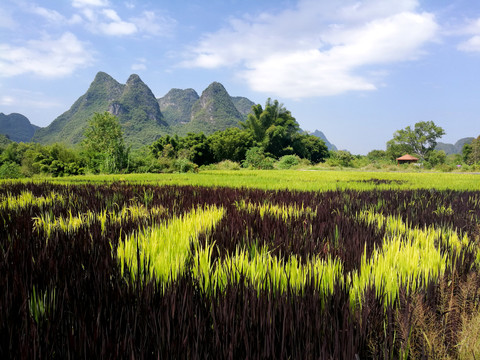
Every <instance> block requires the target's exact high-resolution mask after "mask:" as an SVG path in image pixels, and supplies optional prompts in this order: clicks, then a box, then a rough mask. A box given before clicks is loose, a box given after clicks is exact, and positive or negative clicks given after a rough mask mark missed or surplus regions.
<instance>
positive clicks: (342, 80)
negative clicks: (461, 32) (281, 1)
mask: <svg viewBox="0 0 480 360" xmlns="http://www.w3.org/2000/svg"><path fill="white" fill-rule="evenodd" d="M417 6H418V3H417V1H414V0H389V1H387V0H366V1H362V2H358V1H350V0H344V1H342V2H319V1H316V0H305V1H300V2H299V3H298V5H297V7H296V8H294V9H288V10H284V11H283V12H281V13H279V14H260V15H258V16H257V17H252V16H248V17H247V16H245V17H244V18H242V19H232V20H230V22H229V26H228V27H226V28H224V29H221V30H220V31H218V32H216V33H212V34H207V35H205V36H204V37H203V38H202V39H201V40H200V42H199V43H198V44H197V45H196V46H195V47H193V48H192V49H190V51H191V52H190V54H189V55H190V57H189V58H188V60H186V61H185V62H184V63H183V65H184V66H187V67H204V68H218V67H222V66H230V67H235V70H237V71H238V73H239V76H240V77H241V78H243V79H244V80H245V81H246V82H247V83H248V84H249V85H250V87H251V88H252V89H253V90H256V91H262V92H268V93H274V94H277V95H280V96H284V97H290V98H299V97H308V96H324V95H335V94H339V93H343V92H345V91H350V90H353V91H355V90H361V91H364V90H373V89H375V88H376V87H377V85H376V83H375V81H376V80H378V76H376V77H370V76H369V73H371V71H372V69H369V71H364V69H365V67H372V66H379V65H381V66H385V65H386V64H390V63H395V62H399V61H408V60H414V59H416V58H417V57H418V56H420V55H421V54H422V47H423V45H425V44H426V43H427V42H428V41H431V40H433V39H434V38H435V36H436V34H437V31H438V25H437V24H436V21H435V18H434V16H433V15H432V14H429V13H425V12H416V11H415V10H416V8H417ZM373 70H383V69H373ZM362 71H364V72H365V74H363V73H362ZM377 74H378V73H377Z"/></svg>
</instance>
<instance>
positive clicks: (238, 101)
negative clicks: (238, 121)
mask: <svg viewBox="0 0 480 360" xmlns="http://www.w3.org/2000/svg"><path fill="white" fill-rule="evenodd" d="M231 99H232V102H233V105H235V107H236V108H237V110H238V111H239V112H240V114H242V115H243V116H244V117H245V118H246V117H247V115H248V114H250V113H251V112H252V106H253V105H256V104H255V103H254V102H253V101H251V100H249V99H247V98H246V97H242V96H232V97H231Z"/></svg>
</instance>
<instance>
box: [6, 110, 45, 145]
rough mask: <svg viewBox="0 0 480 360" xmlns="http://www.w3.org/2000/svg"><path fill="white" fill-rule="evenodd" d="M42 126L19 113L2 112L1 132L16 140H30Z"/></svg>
mask: <svg viewBox="0 0 480 360" xmlns="http://www.w3.org/2000/svg"><path fill="white" fill-rule="evenodd" d="M39 128H40V127H39V126H37V125H33V124H32V123H31V122H30V120H29V119H28V118H27V117H26V116H24V115H22V114H19V113H11V114H8V115H6V114H4V113H0V133H1V134H3V135H6V136H7V137H8V138H9V139H10V140H12V141H15V142H28V141H30V140H31V139H32V137H33V135H34V134H35V131H36V130H37V129H39Z"/></svg>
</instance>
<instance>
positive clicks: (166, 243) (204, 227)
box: [117, 206, 224, 284]
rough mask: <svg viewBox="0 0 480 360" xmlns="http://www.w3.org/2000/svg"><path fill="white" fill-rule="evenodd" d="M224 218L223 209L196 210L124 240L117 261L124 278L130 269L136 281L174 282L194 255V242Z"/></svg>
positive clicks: (120, 243) (207, 208)
mask: <svg viewBox="0 0 480 360" xmlns="http://www.w3.org/2000/svg"><path fill="white" fill-rule="evenodd" d="M223 216H224V209H223V208H217V207H215V206H212V207H209V206H206V207H205V208H203V209H202V208H196V209H195V208H194V209H192V210H191V211H190V212H188V213H186V214H183V215H182V216H180V217H176V218H172V219H170V220H169V221H168V222H162V223H160V224H156V225H154V226H152V227H150V228H147V229H143V230H141V231H138V232H136V233H133V234H131V235H129V236H127V237H126V238H125V239H124V240H122V239H121V240H120V242H119V245H118V248H117V258H118V261H119V262H120V266H121V273H122V275H123V274H124V273H125V267H127V268H128V269H129V271H130V275H131V278H132V281H133V282H135V280H136V279H141V278H147V279H151V278H153V277H155V278H156V280H157V281H161V282H162V283H163V284H166V283H168V282H170V281H175V280H176V279H177V277H178V276H179V275H181V274H182V273H183V272H184V271H185V265H186V262H187V259H188V258H189V257H190V256H191V254H190V248H191V243H192V242H195V241H196V240H197V238H198V235H199V234H200V233H202V232H206V233H208V232H210V231H211V230H212V229H213V227H214V226H215V225H216V223H217V222H218V221H220V219H222V217H223Z"/></svg>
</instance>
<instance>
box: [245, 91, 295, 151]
mask: <svg viewBox="0 0 480 360" xmlns="http://www.w3.org/2000/svg"><path fill="white" fill-rule="evenodd" d="M241 125H242V126H243V127H244V128H246V129H249V130H250V131H251V132H252V134H253V136H254V139H255V141H256V142H257V144H258V145H260V146H261V147H263V149H264V150H265V151H266V152H268V153H270V154H272V155H274V156H276V157H280V156H282V155H286V154H291V153H292V152H293V150H292V147H291V146H292V140H293V138H294V136H295V134H297V133H298V130H299V128H300V127H299V125H298V123H297V120H295V118H294V117H293V116H292V114H291V113H290V111H288V110H287V109H286V108H285V107H284V106H283V105H282V104H280V103H279V102H278V100H274V101H272V100H271V99H270V98H269V99H268V100H267V102H266V104H265V108H263V107H262V106H261V105H260V104H258V105H254V106H252V113H250V114H249V115H248V117H247V120H246V121H245V122H243V123H241Z"/></svg>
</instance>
